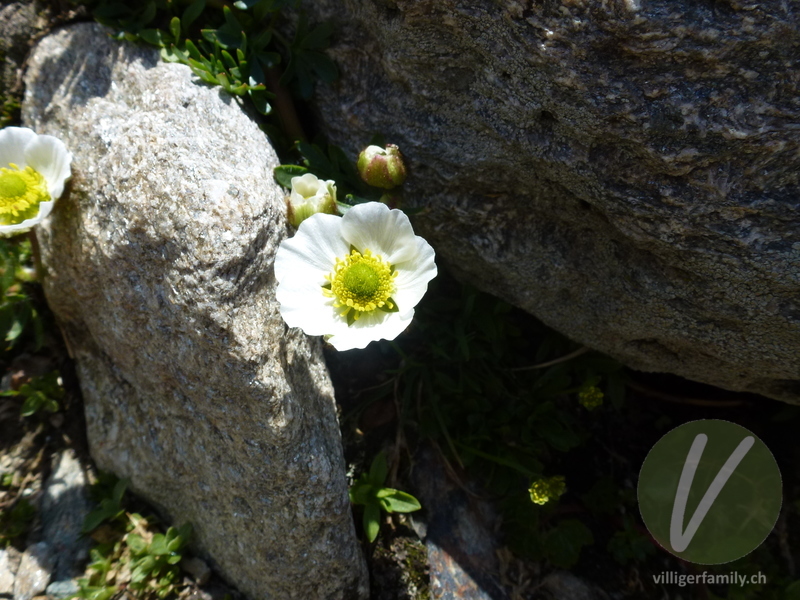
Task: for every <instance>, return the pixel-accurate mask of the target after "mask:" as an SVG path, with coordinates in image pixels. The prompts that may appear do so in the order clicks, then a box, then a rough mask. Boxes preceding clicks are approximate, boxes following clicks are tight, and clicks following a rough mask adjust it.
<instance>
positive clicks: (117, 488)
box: [75, 476, 191, 600]
mask: <svg viewBox="0 0 800 600" xmlns="http://www.w3.org/2000/svg"><path fill="white" fill-rule="evenodd" d="M126 487H127V481H126V480H120V481H115V480H114V478H113V477H109V476H103V477H102V478H101V480H100V481H99V482H98V484H97V485H96V486H95V489H94V492H95V496H96V497H97V498H98V499H99V504H100V506H99V507H98V508H97V509H95V510H94V511H92V512H91V513H90V514H89V515H88V516H87V518H86V520H85V522H84V526H83V530H84V532H91V534H92V537H93V539H95V540H96V541H99V542H100V543H99V544H98V545H97V546H96V547H95V548H93V549H92V550H91V552H90V558H91V562H90V563H89V565H88V566H87V568H86V575H85V576H84V577H82V578H80V579H79V580H78V586H79V591H78V593H77V594H76V596H75V597H77V598H83V599H84V600H109V599H110V598H112V597H114V596H116V595H118V594H119V593H120V592H121V591H123V590H125V591H127V592H128V593H129V594H130V595H131V596H132V597H133V598H136V599H137V600H154V599H155V598H159V599H161V600H163V599H164V598H168V597H171V596H173V595H175V594H176V593H177V591H178V586H179V585H180V582H181V577H180V567H179V564H178V563H180V561H181V559H182V558H183V550H184V548H185V547H186V544H187V542H188V540H189V537H190V535H191V525H190V524H189V523H186V524H184V525H182V526H181V527H178V528H176V527H169V528H168V529H167V531H166V532H164V533H161V532H158V531H156V530H155V528H154V525H153V523H152V520H151V519H147V518H145V517H143V516H142V515H140V514H138V513H128V512H127V511H126V510H125V508H124V506H123V499H124V496H125V488H126Z"/></svg>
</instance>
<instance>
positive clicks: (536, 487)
mask: <svg viewBox="0 0 800 600" xmlns="http://www.w3.org/2000/svg"><path fill="white" fill-rule="evenodd" d="M566 490H567V485H566V483H565V481H564V476H563V475H556V476H554V477H548V478H547V479H537V480H536V481H534V482H533V484H531V487H530V488H529V489H528V493H529V494H530V495H531V502H533V503H534V504H539V505H543V504H547V503H548V502H550V501H551V500H555V499H557V498H558V497H559V496H561V495H562V494H563V493H564V492H565V491H566Z"/></svg>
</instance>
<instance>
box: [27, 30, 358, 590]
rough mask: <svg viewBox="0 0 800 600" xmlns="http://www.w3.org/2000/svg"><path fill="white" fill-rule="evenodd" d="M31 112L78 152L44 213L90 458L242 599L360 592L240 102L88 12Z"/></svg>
mask: <svg viewBox="0 0 800 600" xmlns="http://www.w3.org/2000/svg"><path fill="white" fill-rule="evenodd" d="M23 119H24V122H25V124H26V125H28V126H30V127H33V128H34V129H36V130H37V131H38V132H40V133H48V134H53V135H57V136H59V137H61V138H62V139H63V140H64V141H65V143H66V144H67V146H68V148H69V149H70V150H71V151H72V152H73V154H74V155H75V159H74V162H73V181H72V186H71V191H70V190H68V192H67V194H66V195H65V196H64V197H63V198H61V200H60V201H59V202H58V203H57V204H56V208H55V210H54V212H53V215H52V216H51V217H50V219H49V220H48V222H47V223H46V224H45V225H44V226H43V227H42V228H40V229H39V230H38V235H39V240H40V244H41V252H42V260H43V263H44V266H45V268H46V270H47V273H46V277H45V293H46V295H47V298H48V302H49V304H50V307H51V308H52V309H53V311H54V313H55V314H56V315H57V317H58V319H59V321H60V323H61V326H62V329H63V331H64V333H65V336H66V338H67V340H68V342H69V346H70V348H71V351H72V353H73V354H74V357H75V360H76V364H77V369H78V375H79V377H80V381H81V387H82V390H83V394H84V400H85V404H86V419H87V427H88V437H89V443H90V448H91V452H92V456H93V458H94V459H95V461H96V462H97V465H98V467H99V468H100V469H104V470H110V471H113V472H115V473H117V474H118V475H119V476H122V477H128V478H130V480H131V487H132V489H133V490H134V491H135V492H136V493H138V494H140V495H142V496H144V497H145V498H147V499H148V500H150V501H151V502H152V503H154V504H155V505H156V506H158V507H160V508H161V509H162V510H163V511H164V513H166V515H167V516H168V517H169V518H171V519H172V520H174V521H175V522H176V523H183V522H186V521H189V522H191V523H192V525H193V526H194V532H195V538H194V540H195V543H196V545H197V546H198V547H199V549H200V550H201V551H202V552H203V553H204V555H205V556H206V557H207V558H209V560H210V564H212V565H213V566H214V567H216V568H217V569H218V570H219V572H220V573H221V574H222V575H223V576H224V577H225V578H226V579H227V580H228V581H230V582H231V583H233V584H235V585H236V586H238V587H239V589H240V590H241V591H243V592H245V593H246V594H248V595H249V596H250V597H252V598H265V599H266V598H281V599H283V598H287V599H290V598H320V599H324V598H347V599H348V600H349V599H350V598H360V597H363V596H364V595H365V593H366V572H365V567H364V562H363V558H362V556H361V554H360V550H359V547H358V545H357V542H356V538H355V533H354V527H353V523H352V517H351V514H350V509H349V503H348V499H347V488H346V480H345V469H344V460H343V457H342V450H341V443H340V438H339V430H338V426H337V422H336V414H335V405H334V402H333V393H332V388H331V385H330V381H329V379H328V375H327V371H326V369H325V365H324V362H323V360H322V354H321V347H320V344H319V342H318V341H316V340H309V339H308V338H307V337H306V336H305V335H303V334H302V333H301V332H299V331H295V330H292V331H289V330H287V329H286V328H285V326H284V324H283V321H282V319H281V317H280V314H279V312H278V304H277V302H276V300H275V297H274V276H273V272H272V260H273V255H274V252H275V250H276V248H277V245H278V244H279V242H280V241H281V240H282V239H283V238H284V237H285V236H286V225H285V216H284V210H285V207H284V203H283V194H282V192H281V190H280V189H279V188H278V187H277V185H276V184H275V183H274V182H273V179H272V168H273V167H274V166H275V165H276V164H277V158H276V156H275V154H274V152H273V151H272V149H271V147H270V146H269V144H268V141H267V139H266V137H265V136H264V135H263V133H262V132H261V131H260V130H259V129H258V127H257V125H256V124H255V123H254V122H253V121H252V120H251V119H250V118H248V117H247V116H246V114H245V113H244V112H243V111H242V110H241V108H240V107H239V106H238V105H237V103H236V101H235V100H234V99H232V98H231V97H229V96H228V95H226V94H225V93H224V92H221V91H220V90H219V89H218V88H216V89H215V88H211V87H208V86H206V85H202V84H198V83H197V82H196V80H195V78H194V77H193V76H192V75H191V73H190V71H189V69H188V68H187V67H185V66H181V65H176V64H166V63H163V62H161V61H160V60H159V56H158V52H157V51H155V50H153V49H150V48H140V47H137V46H134V45H130V44H119V43H117V42H115V41H113V40H111V39H110V38H109V37H108V36H107V30H105V29H103V28H101V27H100V26H98V25H94V24H80V25H76V26H73V27H70V28H67V29H64V30H61V31H58V32H56V33H54V34H51V35H49V36H47V37H46V38H44V39H43V40H42V42H41V43H40V44H39V45H38V46H37V48H36V49H35V50H34V52H33V54H32V56H31V59H30V67H29V71H28V73H27V75H26V96H25V102H24V104H23Z"/></svg>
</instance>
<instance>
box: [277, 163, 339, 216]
mask: <svg viewBox="0 0 800 600" xmlns="http://www.w3.org/2000/svg"><path fill="white" fill-rule="evenodd" d="M316 213H326V214H329V215H335V214H336V182H335V181H331V180H330V179H329V180H327V181H322V180H321V179H319V178H318V177H317V176H316V175H312V174H311V173H306V174H305V175H302V176H300V177H292V193H291V195H290V196H289V222H290V223H291V224H292V225H294V226H295V227H299V226H300V223H302V222H303V221H305V220H306V219H307V218H308V217H310V216H311V215H314V214H316Z"/></svg>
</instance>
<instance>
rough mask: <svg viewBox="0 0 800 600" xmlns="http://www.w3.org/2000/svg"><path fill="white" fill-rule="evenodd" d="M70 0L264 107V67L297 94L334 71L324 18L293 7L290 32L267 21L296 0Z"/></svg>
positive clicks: (268, 95)
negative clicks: (228, 0) (313, 18)
mask: <svg viewBox="0 0 800 600" xmlns="http://www.w3.org/2000/svg"><path fill="white" fill-rule="evenodd" d="M77 1H78V2H80V3H81V4H85V5H87V6H88V7H89V8H90V9H91V11H92V15H93V16H94V18H95V19H96V20H97V21H98V22H100V23H102V24H104V25H107V26H109V27H112V28H114V29H117V30H119V31H120V33H119V34H118V37H120V38H123V39H127V40H131V41H133V40H142V41H144V42H147V43H149V44H152V45H154V46H158V47H160V48H161V49H162V51H161V55H162V58H164V60H167V61H170V62H180V63H183V64H186V65H188V66H189V67H190V68H191V69H192V71H193V72H194V73H195V75H197V76H198V77H199V78H200V79H202V80H203V81H204V82H206V83H208V84H211V85H219V86H221V87H222V88H223V89H225V91H227V92H228V93H230V94H232V95H236V96H247V97H249V98H250V100H252V102H253V105H254V106H255V108H256V109H257V110H258V111H259V112H261V113H262V114H265V115H266V114H269V113H270V112H271V110H272V107H271V105H270V100H271V99H272V98H274V93H273V92H274V90H268V89H267V88H268V87H269V86H268V84H270V86H271V87H275V84H273V83H271V80H270V77H268V73H270V72H271V71H273V70H276V75H275V77H274V80H275V83H277V82H280V85H288V86H290V87H291V88H292V89H293V90H294V91H295V92H296V93H297V95H298V96H299V97H300V98H302V99H308V98H310V97H311V94H312V93H313V91H314V86H315V83H316V81H324V82H331V81H333V80H334V79H336V77H337V76H338V71H337V69H336V65H335V64H334V63H333V61H332V60H331V59H330V58H328V57H327V56H326V55H325V54H324V52H323V51H324V50H325V48H327V47H328V44H329V43H330V36H331V33H332V27H331V25H330V24H328V23H322V24H318V25H316V26H314V27H311V26H310V25H309V23H308V19H307V17H306V16H305V13H303V12H300V13H299V17H298V21H297V23H296V27H295V36H294V39H292V40H288V39H287V38H285V37H284V36H283V35H281V34H280V33H279V32H278V31H277V30H276V29H275V24H276V22H277V21H278V19H279V17H280V16H281V11H282V10H283V9H284V8H288V7H290V8H297V7H298V5H299V2H298V0H239V1H237V2H234V3H233V6H232V7H231V6H228V5H222V6H221V7H220V6H219V4H217V3H216V2H215V3H210V2H209V3H207V2H206V0H193V1H192V2H190V3H188V5H186V6H185V7H183V6H182V4H185V3H180V2H178V1H177V0H149V1H148V2H143V3H138V4H136V3H128V2H122V1H121V0H82V1H81V0H77ZM220 8H221V10H220ZM198 23H200V24H201V27H197V26H196V24H198ZM282 64H283V65H285V66H284V67H283V69H282V70H279V68H280V66H281V65H282Z"/></svg>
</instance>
